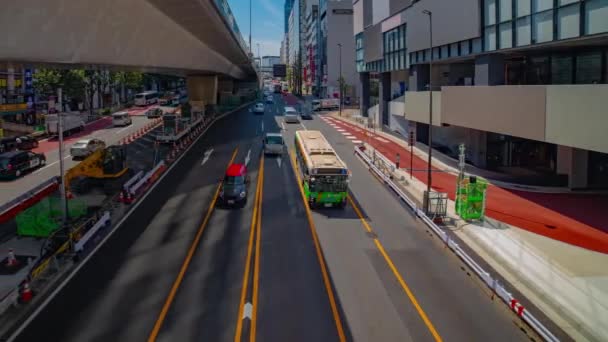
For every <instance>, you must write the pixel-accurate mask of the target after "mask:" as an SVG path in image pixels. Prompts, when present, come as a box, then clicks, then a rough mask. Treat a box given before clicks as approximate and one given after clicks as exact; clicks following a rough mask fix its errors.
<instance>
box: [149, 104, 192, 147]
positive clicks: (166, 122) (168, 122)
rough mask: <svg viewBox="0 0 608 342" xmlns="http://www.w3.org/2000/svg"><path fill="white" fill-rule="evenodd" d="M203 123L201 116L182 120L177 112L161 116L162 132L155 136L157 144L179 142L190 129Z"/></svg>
mask: <svg viewBox="0 0 608 342" xmlns="http://www.w3.org/2000/svg"><path fill="white" fill-rule="evenodd" d="M202 122H203V116H202V115H201V116H198V118H195V117H189V118H184V117H182V116H181V113H180V112H179V111H176V112H175V113H172V114H165V115H163V128H162V132H161V133H160V134H158V135H157V136H156V141H158V142H159V143H173V142H179V141H180V140H181V139H182V138H183V137H184V136H186V135H187V134H188V133H190V131H191V130H192V128H194V127H196V126H198V125H199V124H201V123H202Z"/></svg>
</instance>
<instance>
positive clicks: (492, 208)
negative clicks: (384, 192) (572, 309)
mask: <svg viewBox="0 0 608 342" xmlns="http://www.w3.org/2000/svg"><path fill="white" fill-rule="evenodd" d="M332 121H333V123H335V124H337V125H338V126H339V127H341V128H342V129H344V130H346V131H348V132H349V133H350V134H352V135H354V136H355V137H357V139H359V140H362V141H365V142H368V139H367V138H366V136H365V134H364V131H363V130H361V129H360V128H358V127H355V126H354V125H351V124H347V123H345V122H343V121H341V120H338V119H332ZM357 129H358V130H359V131H357ZM383 139H384V140H385V141H386V142H384V141H378V140H375V139H369V140H370V141H369V142H370V143H371V145H373V146H374V148H376V149H377V150H378V151H379V152H381V153H382V154H383V155H385V156H386V157H387V158H389V159H390V160H391V161H393V162H394V161H395V156H396V155H397V153H399V155H400V158H401V165H400V166H401V167H402V168H403V167H406V168H409V167H410V151H409V150H406V149H405V148H404V147H402V146H401V145H399V144H396V143H394V142H392V141H390V140H388V139H386V138H383ZM413 168H414V169H426V168H427V162H426V161H425V160H423V159H421V158H419V157H417V156H416V155H414V161H413ZM433 169H434V170H437V169H436V168H435V167H433ZM414 177H416V178H417V179H418V180H420V181H422V182H423V183H425V184H426V181H427V174H426V172H425V171H421V172H414ZM432 182H433V189H435V190H437V191H440V192H447V193H448V196H449V198H450V199H452V200H453V199H454V193H455V190H456V176H454V175H452V174H449V173H443V172H433V180H432ZM607 208H608V196H603V195H585V194H549V193H533V192H526V191H515V190H509V189H505V188H501V187H498V186H495V185H490V186H489V187H488V192H487V201H486V215H487V216H489V217H491V218H493V219H496V220H499V221H502V222H505V223H508V224H510V225H513V226H516V227H519V228H522V229H525V230H527V231H530V232H533V233H536V234H540V235H543V236H546V237H549V238H552V239H555V240H559V241H562V242H566V243H569V244H572V245H575V246H579V247H582V248H586V249H590V250H593V251H597V252H601V253H607V254H608V209H607Z"/></svg>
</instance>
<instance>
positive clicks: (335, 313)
mask: <svg viewBox="0 0 608 342" xmlns="http://www.w3.org/2000/svg"><path fill="white" fill-rule="evenodd" d="M289 157H290V158H289V161H290V162H291V166H292V169H293V172H294V174H295V175H296V179H297V181H298V182H297V183H298V188H299V189H300V195H301V196H302V202H304V209H305V210H306V217H307V219H308V227H309V228H310V233H311V234H312V240H313V242H314V245H315V250H316V252H317V260H319V265H320V266H321V275H322V276H323V283H324V284H325V291H327V296H328V297H329V305H330V307H331V312H332V314H333V316H334V322H335V323H336V329H337V330H338V338H339V339H340V342H344V341H346V336H345V335H344V328H343V326H342V319H341V318H340V313H339V312H338V305H336V299H335V296H334V292H333V290H332V288H331V282H330V281H329V275H328V273H327V267H326V266H325V260H324V259H323V252H321V246H320V244H319V238H318V237H317V228H316V227H315V222H314V221H313V219H312V214H311V212H310V207H309V206H308V201H307V200H306V195H304V188H302V180H301V178H300V174H299V173H298V169H297V168H298V166H297V163H296V160H295V157H294V152H293V151H292V153H290V154H289Z"/></svg>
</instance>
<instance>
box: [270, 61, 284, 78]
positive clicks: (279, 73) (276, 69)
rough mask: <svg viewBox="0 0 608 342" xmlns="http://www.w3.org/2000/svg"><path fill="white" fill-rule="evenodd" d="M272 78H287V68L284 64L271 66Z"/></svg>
mask: <svg viewBox="0 0 608 342" xmlns="http://www.w3.org/2000/svg"><path fill="white" fill-rule="evenodd" d="M272 76H273V77H285V76H287V67H286V66H285V64H275V65H273V66H272Z"/></svg>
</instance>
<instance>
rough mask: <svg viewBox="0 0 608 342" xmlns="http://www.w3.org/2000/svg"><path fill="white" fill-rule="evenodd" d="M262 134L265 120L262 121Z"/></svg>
mask: <svg viewBox="0 0 608 342" xmlns="http://www.w3.org/2000/svg"><path fill="white" fill-rule="evenodd" d="M262 132H264V120H262Z"/></svg>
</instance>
